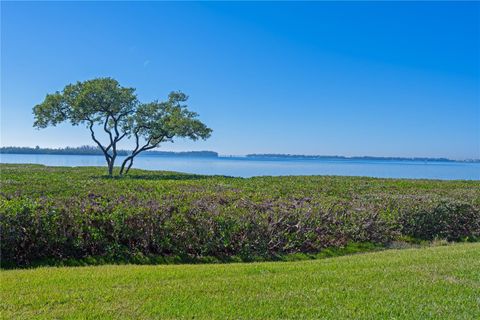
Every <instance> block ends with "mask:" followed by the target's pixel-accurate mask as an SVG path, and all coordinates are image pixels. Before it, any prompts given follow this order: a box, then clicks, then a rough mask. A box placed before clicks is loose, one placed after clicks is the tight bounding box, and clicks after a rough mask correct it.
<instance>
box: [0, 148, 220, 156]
mask: <svg viewBox="0 0 480 320" xmlns="http://www.w3.org/2000/svg"><path fill="white" fill-rule="evenodd" d="M0 153H4V154H7V153H15V154H58V155H62V154H65V155H68V154H70V155H103V151H102V150H101V149H100V148H99V147H94V146H80V147H65V148H41V147H39V146H36V147H35V148H31V147H0ZM129 153H130V151H128V150H117V154H118V155H119V156H127V155H128V154H129ZM145 154H147V155H156V156H188V157H215V158H216V157H218V153H217V152H214V151H183V152H173V151H147V152H145Z"/></svg>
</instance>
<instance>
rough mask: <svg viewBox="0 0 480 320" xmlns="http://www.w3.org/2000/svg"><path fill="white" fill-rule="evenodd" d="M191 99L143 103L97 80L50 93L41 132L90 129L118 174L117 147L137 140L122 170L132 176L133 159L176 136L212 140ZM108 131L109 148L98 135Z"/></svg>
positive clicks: (178, 96) (39, 108)
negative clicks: (63, 125)
mask: <svg viewBox="0 0 480 320" xmlns="http://www.w3.org/2000/svg"><path fill="white" fill-rule="evenodd" d="M187 99H188V97H187V96H186V95H185V94H183V93H182V92H171V93H170V94H169V96H168V100H167V101H164V102H159V101H154V102H151V103H140V102H139V101H138V99H137V96H136V95H135V89H133V88H125V87H122V86H120V84H119V83H118V82H117V81H116V80H114V79H112V78H97V79H93V80H87V81H84V82H77V83H75V84H69V85H67V86H66V87H65V88H64V89H63V90H62V91H61V92H58V91H57V92H55V93H53V94H47V96H46V97H45V100H44V101H43V102H42V103H40V104H38V105H36V106H35V107H34V108H33V114H34V116H35V122H34V124H33V126H34V127H36V128H46V127H48V126H56V125H57V124H59V123H62V122H70V123H71V124H72V125H74V126H77V125H86V127H87V128H88V129H89V130H90V135H91V137H92V140H93V141H94V142H95V143H96V144H97V146H98V147H99V148H100V149H101V150H102V152H103V154H104V156H105V160H106V162H107V165H108V174H109V175H110V176H112V175H113V167H114V164H115V160H116V158H117V146H118V143H119V142H120V141H121V140H123V139H128V138H134V139H135V148H134V149H133V150H132V153H131V154H130V155H128V156H127V157H126V158H125V160H124V161H123V163H122V165H121V167H120V175H123V174H126V173H128V171H129V170H130V168H131V167H132V165H133V160H134V158H135V157H136V156H137V155H138V154H140V153H141V152H143V151H146V150H150V149H153V148H156V147H158V146H159V145H160V143H162V142H166V141H173V140H174V138H176V137H183V138H189V139H192V140H198V139H207V138H208V137H210V134H211V132H212V130H211V129H210V128H208V127H207V126H206V125H205V124H203V123H202V122H201V121H200V120H198V119H197V117H198V114H196V113H195V112H191V111H189V110H188V109H187V105H186V104H185V102H186V101H187ZM98 129H100V130H103V131H104V135H106V137H107V141H108V142H107V143H106V144H102V142H100V140H99V138H98V137H97V133H96V132H95V131H96V130H98Z"/></svg>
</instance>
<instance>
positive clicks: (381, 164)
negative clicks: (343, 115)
mask: <svg viewBox="0 0 480 320" xmlns="http://www.w3.org/2000/svg"><path fill="white" fill-rule="evenodd" d="M121 160H122V157H119V159H118V162H117V163H121ZM0 162H1V163H36V164H44V165H49V166H68V167H74V166H105V159H104V158H103V156H85V155H46V154H0ZM134 168H140V169H148V170H168V171H180V172H187V173H197V174H214V175H225V176H236V177H252V176H284V175H339V176H368V177H381V178H426V179H445V180H453V179H462V180H480V163H478V162H475V163H473V162H469V163H467V162H436V161H409V160H408V161H407V160H404V161H393V160H336V159H335V160H330V159H320V160H317V159H315V160H299V159H251V158H250V159H249V158H242V157H232V158H230V157H219V158H193V157H178V156H154V155H143V156H138V157H137V158H136V159H135V163H134Z"/></svg>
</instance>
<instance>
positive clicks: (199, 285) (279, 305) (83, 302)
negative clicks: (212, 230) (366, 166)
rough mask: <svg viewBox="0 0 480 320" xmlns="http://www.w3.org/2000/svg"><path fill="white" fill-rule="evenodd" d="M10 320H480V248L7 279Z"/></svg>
mask: <svg viewBox="0 0 480 320" xmlns="http://www.w3.org/2000/svg"><path fill="white" fill-rule="evenodd" d="M1 316H2V318H3V319H14V318H17V319H38V318H69V319H70V318H72V319H98V318H107V319H108V318H110V319H121V318H124V319H130V318H137V319H151V318H162V319H165V318H194V317H195V318H209V319H211V318H217V319H225V318H235V319H238V318H244V319H246V318H248V319H251V318H257V319H265V318H312V319H318V318H326V319H373V318H376V319H387V318H388V319H427V318H430V319H480V244H479V243H470V244H456V245H449V246H441V247H427V248H421V249H404V250H386V251H381V252H374V253H367V254H359V255H351V256H344V257H336V258H330V259H322V260H310V261H296V262H262V263H247V264H223V265H222V264H207V265H162V266H137V265H122V266H120V265H113V266H112V265H105V266H93V267H73V268H72V267H70V268H67V267H62V268H54V267H50V268H37V269H29V270H8V271H2V272H1Z"/></svg>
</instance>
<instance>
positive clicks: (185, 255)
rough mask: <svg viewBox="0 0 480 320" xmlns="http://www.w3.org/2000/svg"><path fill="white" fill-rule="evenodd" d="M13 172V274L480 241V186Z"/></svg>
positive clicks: (2, 215)
mask: <svg viewBox="0 0 480 320" xmlns="http://www.w3.org/2000/svg"><path fill="white" fill-rule="evenodd" d="M7 168H9V167H7ZM13 168H14V169H12V170H10V171H8V170H7V172H5V171H3V172H2V176H1V181H2V195H0V228H1V230H0V231H1V263H2V266H5V267H8V266H13V267H20V266H31V265H36V264H38V263H41V262H42V261H43V262H46V263H50V262H52V261H53V262H54V261H63V262H64V263H67V264H69V265H73V264H76V263H77V262H78V264H83V263H90V262H92V261H94V262H95V264H96V263H104V262H113V261H124V262H135V263H143V262H149V261H154V262H171V261H184V262H201V261H204V262H205V261H253V260H266V259H280V258H281V257H282V256H286V255H299V256H302V255H305V257H308V255H315V254H318V253H319V252H327V250H326V249H327V248H329V249H332V248H337V249H338V248H345V247H346V246H348V245H349V244H352V243H357V244H358V243H371V244H374V245H375V244H377V245H385V244H388V243H390V242H393V241H397V240H401V239H405V238H413V239H417V240H433V239H446V240H454V241H457V240H478V239H479V238H480V211H479V204H480V200H479V199H480V197H479V194H480V192H479V189H480V188H479V186H478V183H475V182H472V183H466V182H433V181H406V180H398V181H397V180H380V179H379V180H375V179H368V178H347V177H343V178H342V177H278V178H268V177H265V178H253V179H230V178H225V177H211V178H208V179H207V178H202V179H190V178H189V179H185V180H182V179H181V177H182V176H181V175H180V174H178V175H177V176H178V177H179V178H178V179H175V180H171V179H167V178H165V180H162V179H163V178H162V175H161V174H156V173H148V174H149V175H151V177H152V178H151V179H149V180H144V179H137V178H135V176H133V177H132V178H126V179H99V178H98V175H97V174H96V171H95V170H97V171H98V170H100V169H91V168H89V169H87V168H85V169H64V168H63V169H62V168H59V169H54V168H45V169H41V168H44V167H28V166H25V167H13ZM39 168H40V169H39ZM91 172H93V173H94V174H90V173H91ZM166 176H167V175H166ZM75 261H77V262H75ZM89 261H90V262H89ZM92 263H93V262H92Z"/></svg>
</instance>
